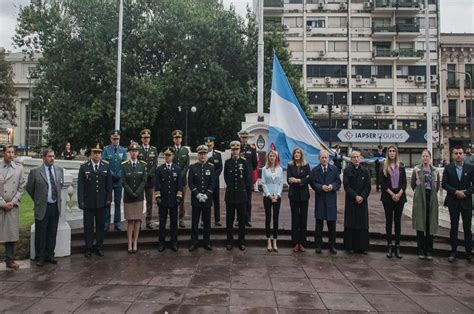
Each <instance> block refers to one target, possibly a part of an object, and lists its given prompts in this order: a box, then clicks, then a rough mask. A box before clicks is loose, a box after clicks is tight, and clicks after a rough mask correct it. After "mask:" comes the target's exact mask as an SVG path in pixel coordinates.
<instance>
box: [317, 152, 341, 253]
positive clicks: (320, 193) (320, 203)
mask: <svg viewBox="0 0 474 314" xmlns="http://www.w3.org/2000/svg"><path fill="white" fill-rule="evenodd" d="M309 184H310V185H311V187H312V188H313V190H314V192H315V197H316V199H315V201H314V202H315V203H314V217H315V218H316V228H315V236H314V242H315V243H316V253H317V254H321V252H322V251H321V250H322V246H323V228H324V221H325V220H326V224H327V226H328V234H329V251H330V252H331V254H337V251H336V220H337V191H338V190H339V188H340V186H341V178H340V175H339V169H338V168H337V167H336V166H335V165H331V164H329V152H328V151H325V150H324V151H321V152H320V153H319V165H317V166H316V167H314V168H313V170H311V175H310V180H309Z"/></svg>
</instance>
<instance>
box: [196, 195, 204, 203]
mask: <svg viewBox="0 0 474 314" xmlns="http://www.w3.org/2000/svg"><path fill="white" fill-rule="evenodd" d="M205 196H206V195H204V194H202V193H198V195H196V197H197V199H198V200H199V203H204V202H205V199H204V197H205Z"/></svg>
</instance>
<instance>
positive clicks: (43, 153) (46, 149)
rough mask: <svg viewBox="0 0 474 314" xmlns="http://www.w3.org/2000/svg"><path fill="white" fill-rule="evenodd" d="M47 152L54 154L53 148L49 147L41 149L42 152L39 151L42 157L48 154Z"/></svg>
mask: <svg viewBox="0 0 474 314" xmlns="http://www.w3.org/2000/svg"><path fill="white" fill-rule="evenodd" d="M49 153H53V154H54V150H53V149H52V148H51V147H48V148H45V149H44V150H43V152H42V153H41V156H43V158H44V157H46V156H48V154H49Z"/></svg>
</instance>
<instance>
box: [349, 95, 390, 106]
mask: <svg viewBox="0 0 474 314" xmlns="http://www.w3.org/2000/svg"><path fill="white" fill-rule="evenodd" d="M352 104H353V105H391V104H392V93H352Z"/></svg>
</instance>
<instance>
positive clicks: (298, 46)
mask: <svg viewBox="0 0 474 314" xmlns="http://www.w3.org/2000/svg"><path fill="white" fill-rule="evenodd" d="M288 48H290V50H291V51H303V42H302V41H289V42H288Z"/></svg>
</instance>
